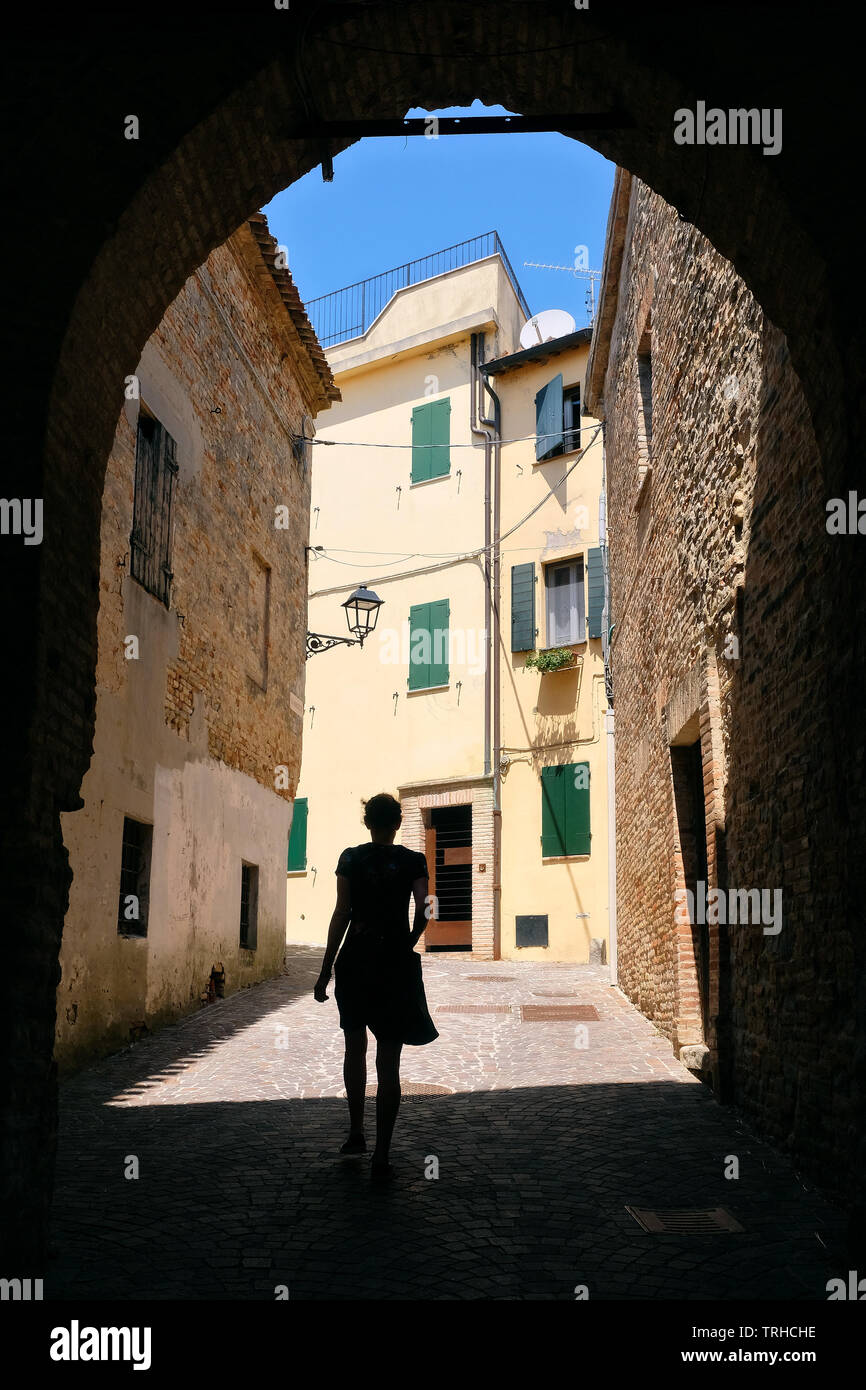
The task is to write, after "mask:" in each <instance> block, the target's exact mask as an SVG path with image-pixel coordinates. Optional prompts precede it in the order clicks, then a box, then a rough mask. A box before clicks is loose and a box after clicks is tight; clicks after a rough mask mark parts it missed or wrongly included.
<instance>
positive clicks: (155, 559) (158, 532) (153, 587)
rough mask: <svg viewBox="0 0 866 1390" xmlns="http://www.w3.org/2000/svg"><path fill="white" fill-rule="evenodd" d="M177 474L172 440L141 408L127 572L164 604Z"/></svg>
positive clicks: (168, 589) (168, 593) (167, 592)
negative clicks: (172, 507)
mask: <svg viewBox="0 0 866 1390" xmlns="http://www.w3.org/2000/svg"><path fill="white" fill-rule="evenodd" d="M176 477H177V463H176V461H175V442H174V440H173V439H172V437H171V435H170V434H169V433H168V430H166V429H164V428H163V426H162V425H161V424H160V423H159V421H158V420H156V419H154V417H153V416H152V415H148V413H147V412H146V411H145V410H141V411H140V413H139V416H138V436H137V439H136V446H135V504H134V509H133V517H132V532H131V534H130V537H129V543H130V549H131V552H132V563H131V573H132V577H133V579H137V580H138V582H139V584H142V585H143V586H144V588H145V589H147V591H148V593H149V594H153V595H154V597H155V598H158V599H160V600H161V601H162V602H163V603H164V604H165V606H166V608H168V606H169V603H170V601H171V580H172V571H171V502H172V493H173V491H174V480H175V478H176Z"/></svg>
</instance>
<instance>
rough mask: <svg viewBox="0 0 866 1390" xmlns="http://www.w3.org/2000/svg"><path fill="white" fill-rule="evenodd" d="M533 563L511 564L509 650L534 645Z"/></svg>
mask: <svg viewBox="0 0 866 1390" xmlns="http://www.w3.org/2000/svg"><path fill="white" fill-rule="evenodd" d="M535 636H536V634H535V564H534V562H533V561H532V560H529V561H527V563H526V564H524V565H512V566H511V650H512V651H513V652H529V651H532V650H533V649H534V647H535Z"/></svg>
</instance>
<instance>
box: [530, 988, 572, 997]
mask: <svg viewBox="0 0 866 1390" xmlns="http://www.w3.org/2000/svg"><path fill="white" fill-rule="evenodd" d="M532 993H533V994H534V995H535V997H536V998H538V999H573V998H574V990H573V989H534V990H533V991H532Z"/></svg>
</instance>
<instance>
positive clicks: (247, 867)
mask: <svg viewBox="0 0 866 1390" xmlns="http://www.w3.org/2000/svg"><path fill="white" fill-rule="evenodd" d="M258 916H259V870H258V866H257V865H256V864H246V863H243V862H242V863H241V921H240V928H241V929H240V945H241V946H243V947H244V948H245V949H246V950H248V951H254V950H255V949H256V936H257V928H258Z"/></svg>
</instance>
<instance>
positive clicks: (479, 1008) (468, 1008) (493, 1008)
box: [436, 1004, 511, 1014]
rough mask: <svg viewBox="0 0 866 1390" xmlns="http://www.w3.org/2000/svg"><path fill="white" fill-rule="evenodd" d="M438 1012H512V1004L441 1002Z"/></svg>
mask: <svg viewBox="0 0 866 1390" xmlns="http://www.w3.org/2000/svg"><path fill="white" fill-rule="evenodd" d="M436 1012H437V1014H510V1013H511V1005H510V1004H439V1005H438V1007H437V1009H436Z"/></svg>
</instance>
